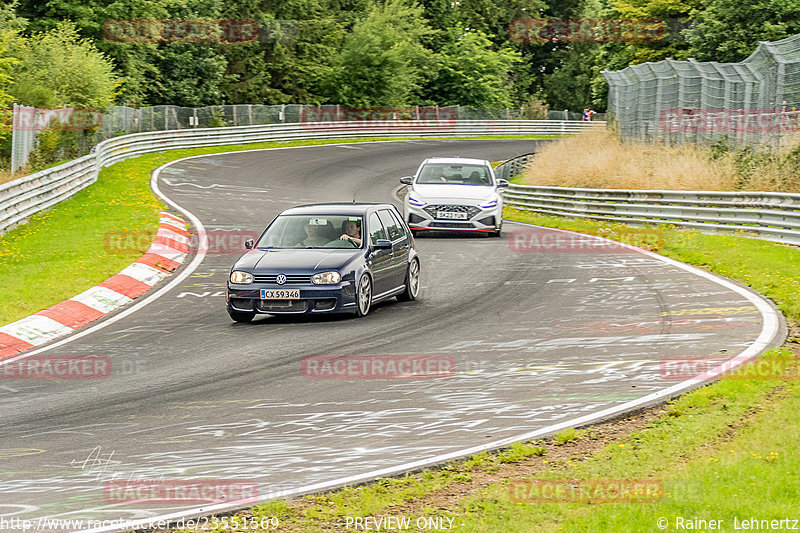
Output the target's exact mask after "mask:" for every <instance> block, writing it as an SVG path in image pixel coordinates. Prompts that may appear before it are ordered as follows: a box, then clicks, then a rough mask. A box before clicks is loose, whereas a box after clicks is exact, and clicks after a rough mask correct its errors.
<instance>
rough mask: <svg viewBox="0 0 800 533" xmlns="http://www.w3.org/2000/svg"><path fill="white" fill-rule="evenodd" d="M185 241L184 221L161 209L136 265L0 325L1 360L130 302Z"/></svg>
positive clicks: (179, 254)
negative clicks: (150, 240) (155, 228)
mask: <svg viewBox="0 0 800 533" xmlns="http://www.w3.org/2000/svg"><path fill="white" fill-rule="evenodd" d="M189 239H190V235H189V232H188V231H187V230H186V223H185V222H184V221H183V220H181V219H180V218H178V217H176V216H174V215H170V214H169V213H161V214H160V219H159V226H158V232H157V233H156V238H155V240H154V242H153V244H152V245H151V246H150V248H148V250H147V252H145V254H144V255H143V256H142V257H140V258H139V259H137V260H136V262H135V263H132V264H130V265H129V266H127V267H126V268H125V269H124V270H122V271H121V272H120V273H119V274H116V275H115V276H111V277H110V278H108V279H107V280H105V281H104V282H102V283H101V284H99V285H97V286H95V287H92V288H91V289H89V290H86V291H84V292H82V293H80V294H78V295H77V296H73V297H72V298H70V299H69V300H66V301H63V302H61V303H58V304H56V305H54V306H52V307H48V308H47V309H45V310H44V311H39V312H38V313H36V314H34V315H31V316H29V317H25V318H23V319H20V320H17V321H16V322H12V323H10V324H6V325H5V326H2V327H0V359H3V358H6V357H11V356H13V355H16V354H18V353H19V352H23V351H25V350H29V349H31V348H34V347H36V346H40V345H42V344H44V343H46V342H50V341H51V340H53V339H55V338H58V337H62V336H64V335H67V334H69V333H72V332H73V331H75V330H76V329H79V328H82V327H83V326H85V325H86V324H88V323H89V322H92V321H94V320H97V319H98V318H101V317H103V316H105V315H107V314H108V313H111V312H112V311H114V310H116V309H119V308H120V307H122V306H124V305H126V304H128V303H130V302H131V301H132V300H133V299H134V298H136V297H137V296H141V295H142V294H144V293H145V292H147V291H148V290H150V289H152V288H153V287H154V286H155V285H156V283H158V282H159V281H161V280H162V279H164V278H166V277H167V276H169V275H170V273H171V272H172V271H173V270H175V269H176V268H178V267H179V266H180V265H181V263H183V262H184V260H185V259H186V256H187V255H188V253H189Z"/></svg>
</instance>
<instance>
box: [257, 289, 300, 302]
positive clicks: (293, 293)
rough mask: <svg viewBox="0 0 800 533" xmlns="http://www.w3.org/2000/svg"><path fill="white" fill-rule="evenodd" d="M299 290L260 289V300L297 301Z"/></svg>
mask: <svg viewBox="0 0 800 533" xmlns="http://www.w3.org/2000/svg"><path fill="white" fill-rule="evenodd" d="M298 298H300V289H261V299H262V300H297V299H298Z"/></svg>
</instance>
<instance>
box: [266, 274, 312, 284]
mask: <svg viewBox="0 0 800 533" xmlns="http://www.w3.org/2000/svg"><path fill="white" fill-rule="evenodd" d="M277 277H278V274H254V275H253V282H254V283H275V284H277V283H278V282H277V281H276V279H277ZM286 283H311V276H309V275H308V274H300V275H297V274H286Z"/></svg>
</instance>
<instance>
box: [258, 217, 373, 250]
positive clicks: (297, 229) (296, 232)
mask: <svg viewBox="0 0 800 533" xmlns="http://www.w3.org/2000/svg"><path fill="white" fill-rule="evenodd" d="M362 222H363V221H362V217H360V216H349V215H281V216H279V217H278V218H276V219H275V221H274V222H273V223H272V224H271V225H270V226H269V228H268V229H267V231H266V233H264V235H263V236H262V237H261V239H259V241H258V246H257V247H258V248H350V249H353V248H361V245H362V239H361V228H362V227H363V223H362Z"/></svg>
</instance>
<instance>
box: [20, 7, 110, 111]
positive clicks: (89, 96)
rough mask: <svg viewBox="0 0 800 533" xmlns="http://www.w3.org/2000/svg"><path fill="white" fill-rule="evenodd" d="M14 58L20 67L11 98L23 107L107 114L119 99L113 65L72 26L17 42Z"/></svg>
mask: <svg viewBox="0 0 800 533" xmlns="http://www.w3.org/2000/svg"><path fill="white" fill-rule="evenodd" d="M11 53H12V55H14V56H15V57H17V58H19V61H18V63H17V64H16V65H15V66H14V68H13V70H12V71H11V75H12V76H13V81H12V83H11V86H10V88H9V92H10V93H11V94H13V95H14V96H15V97H16V99H17V101H18V102H19V103H21V104H24V105H32V106H36V107H62V106H65V107H83V108H96V109H106V108H107V107H108V106H109V105H111V104H112V103H113V101H114V98H115V97H116V96H117V90H118V87H119V80H118V78H117V76H116V75H115V74H114V72H113V65H112V64H111V61H109V60H108V59H107V58H106V57H105V56H104V55H103V54H102V53H101V52H100V51H98V50H97V48H95V46H94V45H93V44H91V43H90V42H89V41H87V40H86V39H82V38H81V37H80V36H79V35H78V32H77V30H76V29H75V26H74V25H73V24H71V23H67V22H63V23H61V24H59V25H58V26H56V27H55V28H54V29H52V30H49V31H47V32H43V33H35V34H33V35H32V36H31V37H29V38H22V39H16V40H14V41H13V42H12V48H11Z"/></svg>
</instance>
